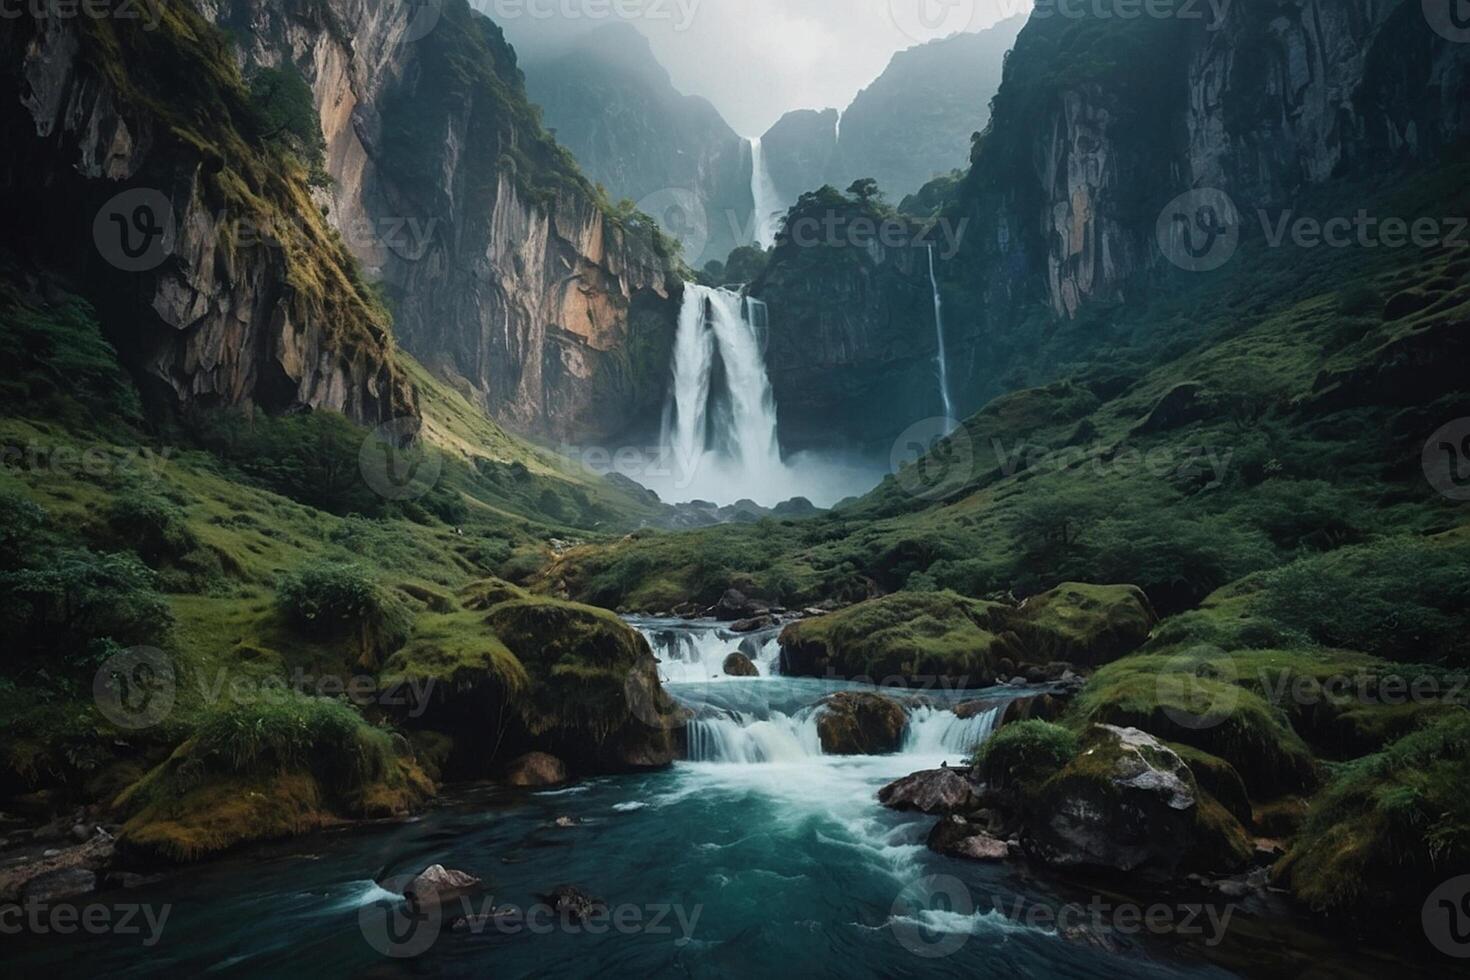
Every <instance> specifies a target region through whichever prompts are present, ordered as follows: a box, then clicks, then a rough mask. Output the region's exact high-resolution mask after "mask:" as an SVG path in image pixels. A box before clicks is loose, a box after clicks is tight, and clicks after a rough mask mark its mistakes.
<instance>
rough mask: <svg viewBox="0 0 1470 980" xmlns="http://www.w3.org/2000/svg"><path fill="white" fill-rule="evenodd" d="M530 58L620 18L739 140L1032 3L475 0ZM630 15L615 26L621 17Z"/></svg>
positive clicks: (839, 99) (837, 98)
mask: <svg viewBox="0 0 1470 980" xmlns="http://www.w3.org/2000/svg"><path fill="white" fill-rule="evenodd" d="M471 2H472V4H473V5H474V6H475V7H476V9H479V10H481V11H483V12H484V13H485V14H487V15H488V16H489V17H491V18H492V19H493V20H495V21H496V22H498V23H499V24H500V25H501V26H502V27H504V28H505V32H506V36H507V37H508V38H509V39H510V41H511V43H512V44H514V45H516V47H517V48H518V49H519V50H520V51H521V52H522V54H523V57H527V58H529V57H533V56H535V55H536V53H537V52H538V51H540V50H544V49H545V48H546V47H547V46H548V45H558V44H560V43H564V41H565V39H567V38H569V37H571V36H574V35H575V34H577V33H580V32H582V31H585V30H587V29H589V28H593V27H597V26H599V25H602V24H606V23H609V22H610V21H611V20H613V19H626V20H628V21H629V22H630V23H632V24H633V25H634V26H635V27H637V28H638V29H639V30H640V31H642V32H643V33H644V34H645V35H647V37H648V38H649V40H650V41H651V43H652V45H653V49H654V52H655V54H656V55H657V56H658V58H659V60H660V61H661V62H662V63H663V65H664V67H666V68H667V69H668V70H669V74H670V75H672V76H673V79H674V84H675V86H677V87H678V88H679V90H680V91H682V92H685V93H689V94H694V95H702V96H704V97H705V98H707V99H709V100H710V101H711V102H713V103H714V104H715V107H716V108H718V109H719V110H720V112H721V113H722V114H723V115H724V117H725V119H726V120H728V121H729V123H730V125H731V126H732V127H734V129H735V130H736V131H737V132H738V133H740V134H741V135H742V136H759V135H761V134H762V133H764V132H765V131H766V130H767V129H769V128H770V126H771V124H772V123H774V122H775V121H776V120H777V119H779V118H780V117H781V116H782V115H783V114H784V113H786V112H788V111H789V110H791V109H825V108H828V107H834V108H845V107H846V106H847V104H848V103H849V102H851V101H852V98H853V96H855V95H856V94H857V93H858V90H860V89H861V88H863V87H864V86H866V85H867V84H869V83H870V82H872V80H873V79H875V78H877V77H878V75H879V74H880V73H882V71H883V69H884V67H886V66H887V64H888V60H889V59H890V58H891V57H893V55H894V53H895V52H897V51H901V50H903V49H904V48H908V47H912V46H913V45H915V44H919V43H922V42H924V41H930V40H934V39H936V38H940V37H947V36H948V35H950V34H953V33H955V32H956V31H960V30H972V31H973V30H982V29H984V28H986V27H989V26H990V25H991V24H993V23H995V22H996V21H998V20H1003V19H1005V18H1006V17H1007V16H1010V15H1011V14H1015V13H1021V12H1024V11H1025V10H1029V9H1030V6H1031V4H1030V0H471ZM618 11H621V12H622V13H623V14H625V15H626V14H629V13H633V14H636V16H632V17H627V16H623V17H619V16H618V14H617V13H615V12H618Z"/></svg>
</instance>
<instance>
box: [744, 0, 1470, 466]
mask: <svg viewBox="0 0 1470 980" xmlns="http://www.w3.org/2000/svg"><path fill="white" fill-rule="evenodd" d="M1290 9H1291V11H1293V13H1292V14H1291V15H1290V16H1287V15H1281V16H1274V15H1268V14H1267V13H1265V12H1261V11H1256V10H1255V9H1254V8H1247V7H1239V8H1236V9H1233V10H1231V11H1230V12H1229V13H1228V15H1227V17H1226V20H1225V22H1224V23H1223V25H1222V26H1221V27H1220V29H1218V30H1209V29H1206V27H1205V26H1204V25H1201V24H1190V23H1183V22H1178V21H1166V22H1155V21H1150V22H1148V23H1140V24H1135V25H1133V26H1131V27H1125V26H1124V25H1122V24H1120V23H1116V22H1112V23H1110V22H1107V21H1105V20H1098V19H1092V18H1085V19H1081V20H1061V19H1057V18H1034V19H1033V20H1032V21H1031V22H1029V23H1028V25H1027V26H1026V28H1025V30H1023V31H1022V32H1021V34H1020V36H1019V38H1018V40H1017V42H1016V46H1015V50H1014V51H1013V52H1012V54H1011V55H1010V57H1009V58H1008V59H1007V61H1006V70H1005V81H1004V83H1003V84H1002V86H1001V88H1000V91H999V94H998V95H997V96H996V99H995V102H994V118H993V120H992V122H991V124H990V126H989V127H988V128H987V129H986V131H985V133H984V135H983V137H982V138H980V139H979V140H978V141H977V142H976V144H975V146H974V149H973V152H972V155H971V161H972V162H971V165H970V168H969V170H968V172H967V173H966V174H965V175H964V176H963V177H962V178H960V179H956V178H954V177H952V176H951V177H944V178H940V179H939V180H937V181H936V182H935V183H933V184H932V185H931V186H929V187H928V188H926V189H925V191H924V193H923V194H922V195H916V196H915V197H914V198H913V199H912V200H911V201H910V202H908V209H909V210H910V211H915V210H917V211H922V212H924V214H925V218H924V220H925V221H926V222H927V230H926V231H923V232H922V233H921V234H914V235H910V236H909V237H907V238H906V239H905V241H907V242H908V243H909V245H910V247H905V248H898V249H891V248H880V247H876V246H875V247H871V248H868V249H866V250H865V249H857V248H851V247H848V246H846V245H844V244H843V243H841V242H838V243H835V244H833V245H828V246H824V247H821V248H815V249H808V248H799V247H796V246H795V245H794V244H793V243H784V244H780V245H778V247H777V249H776V252H775V254H774V256H773V258H772V261H771V263H770V266H769V267H768V269H767V271H766V274H765V277H764V280H763V281H762V282H761V283H758V284H757V286H756V292H757V294H758V295H759V296H760V297H761V298H762V299H764V300H765V301H766V302H767V303H768V304H769V307H770V310H771V323H772V337H771V355H770V358H771V363H772V364H773V365H775V368H774V369H773V384H774V385H775V386H776V396H777V401H778V404H781V405H782V407H783V411H782V426H783V430H789V431H783V438H786V437H787V436H788V435H789V437H790V438H791V439H792V440H793V441H794V442H795V443H797V444H803V443H805V442H806V440H807V439H808V437H809V434H810V433H812V432H816V431H821V430H823V429H827V430H831V429H832V427H834V426H835V427H836V429H835V431H838V432H841V433H843V434H844V435H845V436H846V437H847V438H848V439H849V440H867V441H868V442H869V443H870V444H871V445H873V446H875V447H877V446H883V445H885V444H886V442H887V440H891V438H892V437H893V436H895V435H896V434H897V433H898V432H899V431H901V430H902V429H903V428H904V427H905V426H906V425H907V424H908V423H909V422H911V421H913V420H915V419H919V418H923V417H926V416H932V415H936V414H939V406H940V405H941V403H942V399H941V397H940V395H939V393H938V381H937V368H935V367H934V365H936V364H937V358H938V345H937V339H936V338H937V335H936V329H935V313H934V307H933V305H932V303H930V302H926V300H925V297H928V296H929V295H930V281H929V268H928V262H927V258H928V256H927V254H926V246H927V244H929V243H931V242H932V243H935V244H936V271H937V275H938V279H939V282H940V293H941V296H942V307H943V311H944V317H945V340H946V348H947V351H946V353H947V355H948V357H947V360H948V368H949V372H948V373H949V377H950V384H951V387H952V390H953V393H954V401H955V403H956V405H957V406H958V412H959V414H961V415H963V414H966V413H968V412H972V411H974V410H975V409H976V408H978V407H980V406H981V405H983V404H985V403H986V402H987V401H989V400H990V399H992V398H994V397H995V396H997V395H999V394H1002V393H1003V392H1005V391H1007V390H1014V389H1015V388H1018V387H1024V386H1026V385H1028V384H1040V383H1044V382H1046V381H1048V380H1050V379H1053V378H1055V377H1058V376H1059V375H1061V374H1063V373H1065V372H1066V371H1068V370H1073V369H1076V368H1077V367H1078V366H1080V365H1081V364H1083V363H1085V362H1086V361H1087V359H1088V358H1089V357H1090V356H1091V354H1092V353H1093V352H1094V351H1096V350H1098V349H1099V348H1100V347H1102V346H1105V345H1106V346H1111V347H1116V346H1118V345H1123V346H1127V345H1130V344H1133V345H1138V346H1139V347H1141V348H1142V347H1147V346H1148V345H1151V344H1163V343H1170V342H1182V341H1181V340H1179V339H1178V337H1176V336H1173V335H1171V334H1169V332H1168V331H1169V330H1171V329H1173V328H1172V327H1168V326H1165V325H1163V324H1159V323H1155V322H1153V321H1151V320H1150V319H1149V318H1148V317H1147V316H1144V315H1140V314H1139V313H1138V312H1136V311H1137V310H1139V309H1144V308H1146V307H1147V304H1148V303H1149V302H1150V301H1151V297H1154V296H1157V295H1160V294H1161V293H1162V294H1167V293H1168V292H1169V291H1170V290H1171V289H1174V288H1178V285H1179V282H1180V280H1181V279H1182V280H1184V281H1186V282H1187V281H1188V280H1189V279H1190V277H1191V275H1192V274H1191V273H1187V272H1182V271H1181V270H1180V269H1178V268H1176V265H1175V263H1174V262H1172V261H1171V260H1170V254H1172V255H1173V257H1174V258H1178V256H1179V252H1178V250H1177V248H1176V247H1175V245H1176V243H1175V241H1174V239H1171V238H1161V237H1160V235H1159V233H1158V227H1157V226H1158V222H1159V218H1160V215H1161V214H1162V213H1163V212H1164V211H1165V209H1166V206H1168V205H1171V202H1174V201H1175V199H1176V198H1179V197H1180V195H1184V194H1187V193H1190V192H1192V191H1198V192H1200V193H1202V194H1206V195H1208V194H1210V193H1212V189H1213V190H1218V191H1220V192H1223V194H1224V195H1225V198H1226V199H1227V200H1228V201H1230V202H1233V203H1232V204H1229V205H1221V207H1220V210H1222V211H1224V210H1227V209H1228V210H1233V211H1235V212H1236V214H1237V215H1238V216H1239V215H1248V216H1249V218H1250V220H1241V221H1238V222H1237V223H1236V227H1237V229H1238V234H1239V237H1240V238H1241V239H1242V240H1246V241H1252V240H1253V241H1257V242H1259V241H1260V240H1261V239H1262V237H1263V228H1262V222H1261V221H1260V220H1258V219H1259V217H1260V215H1261V213H1263V212H1264V213H1266V214H1267V215H1268V216H1269V217H1270V219H1271V220H1275V219H1278V218H1279V216H1280V215H1281V214H1282V213H1283V212H1285V211H1287V210H1292V209H1294V213H1296V214H1300V213H1301V212H1302V209H1303V208H1305V207H1311V208H1315V209H1326V210H1327V211H1328V212H1329V214H1337V213H1339V212H1346V213H1347V214H1352V213H1354V212H1355V211H1357V210H1358V206H1357V202H1358V200H1360V199H1361V198H1362V197H1363V195H1364V194H1365V193H1366V191H1364V190H1362V189H1359V188H1358V186H1357V185H1356V184H1354V183H1352V181H1353V179H1354V175H1366V174H1369V173H1373V172H1377V171H1379V170H1381V169H1382V168H1384V167H1393V168H1398V169H1401V170H1403V171H1405V172H1413V171H1414V170H1415V169H1416V168H1423V167H1425V166H1432V165H1436V164H1437V163H1439V162H1441V161H1443V160H1444V159H1445V158H1446V157H1447V155H1448V153H1449V152H1450V150H1449V148H1450V147H1452V146H1454V145H1457V141H1460V140H1463V138H1464V134H1465V132H1466V126H1467V111H1466V109H1465V100H1464V98H1463V96H1464V94H1465V92H1466V85H1467V81H1466V79H1467V67H1466V61H1467V57H1466V56H1467V52H1466V51H1465V49H1464V47H1463V46H1459V45H1454V44H1448V43H1445V42H1444V40H1443V39H1442V38H1441V37H1440V36H1438V35H1436V34H1435V33H1434V32H1433V31H1431V30H1429V29H1428V28H1427V25H1426V24H1425V23H1424V22H1423V20H1422V18H1420V17H1419V16H1418V15H1417V13H1416V12H1414V11H1410V10H1409V9H1408V6H1403V5H1400V6H1394V7H1383V6H1379V5H1375V4H1366V3H1365V4H1340V3H1319V2H1304V3H1301V4H1297V5H1292V6H1291V8H1290ZM1084 51H1085V52H1090V53H1089V54H1088V55H1087V56H1086V57H1082V56H1080V55H1079V54H1078V52H1084ZM1258 51H1264V52H1266V54H1260V53H1257V52H1258ZM1404 52H1408V54H1409V55H1410V56H1411V58H1410V60H1408V61H1406V60H1404ZM1313 65H1314V66H1317V67H1315V68H1306V67H1303V66H1313ZM846 130H847V127H846V125H844V132H846ZM1183 200H1184V202H1185V203H1188V201H1189V199H1183ZM921 202H923V203H922V204H921ZM1212 203H1213V199H1212V198H1210V197H1204V198H1201V199H1200V208H1196V209H1195V211H1196V212H1197V213H1195V215H1194V216H1195V217H1196V218H1200V217H1201V216H1202V215H1203V214H1204V211H1203V210H1201V209H1202V208H1203V207H1206V206H1209V205H1211V204H1212ZM830 206H831V207H832V208H835V209H836V210H837V211H838V213H839V214H844V215H848V216H850V213H851V212H852V211H853V209H856V208H859V205H858V202H856V201H853V200H851V199H849V200H847V201H846V202H835V203H832V204H831V205H830ZM914 217H915V216H914V215H911V214H910V215H900V216H898V217H897V218H896V219H895V220H900V221H902V222H905V223H906V222H909V221H911V220H913V219H914ZM1267 223H1268V224H1269V222H1267ZM1195 231H1196V233H1197V234H1198V233H1199V229H1198V228H1196V229H1195ZM1199 239H1200V240H1201V241H1204V236H1203V234H1199ZM947 242H953V243H954V247H953V249H950V248H948V247H946V244H945V243H947ZM1165 248H1168V249H1170V254H1166V252H1165ZM824 253H825V254H824ZM1185 264H1188V263H1187V261H1186V263H1185ZM814 346H815V348H816V349H817V350H818V351H820V352H822V354H821V355H820V356H819V358H818V361H819V365H813V366H811V367H810V368H808V367H806V366H805V362H804V361H803V359H801V358H800V357H798V356H797V352H798V351H804V350H807V349H811V348H812V347H814ZM926 366H928V370H927V373H926ZM895 374H896V376H898V377H902V378H907V379H909V381H907V382H906V383H903V384H899V385H896V386H895V387H894V388H892V389H890V390H886V393H885V395H884V397H885V398H886V399H887V400H888V401H889V403H891V405H892V411H891V412H889V413H888V414H887V416H886V418H887V421H886V422H885V421H884V420H883V418H882V417H880V416H879V414H878V413H874V412H873V410H872V407H871V406H872V404H873V400H874V398H876V397H877V396H878V392H879V391H883V390H885V389H883V387H882V386H883V384H884V381H883V379H885V378H886V377H889V376H890V375H895ZM921 379H922V382H921ZM817 389H821V390H824V391H828V392H846V393H847V394H846V395H845V396H843V397H841V398H839V399H837V400H835V401H834V400H831V399H825V398H824V399H822V400H821V404H820V406H819V407H818V406H815V405H813V399H812V398H811V397H810V393H811V392H812V391H814V390H817ZM787 405H791V406H793V408H792V409H790V410H787V409H786V406H787ZM798 406H801V407H798ZM849 418H851V419H854V420H856V421H855V423H854V424H851V425H849V424H847V423H846V422H845V420H846V419H849Z"/></svg>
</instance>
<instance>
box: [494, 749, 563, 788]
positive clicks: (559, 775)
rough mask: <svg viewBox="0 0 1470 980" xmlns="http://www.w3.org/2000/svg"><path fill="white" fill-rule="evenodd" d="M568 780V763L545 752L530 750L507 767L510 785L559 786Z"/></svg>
mask: <svg viewBox="0 0 1470 980" xmlns="http://www.w3.org/2000/svg"><path fill="white" fill-rule="evenodd" d="M566 781H567V767H566V765H565V764H564V763H563V762H562V761H561V760H560V759H558V758H557V757H556V756H554V755H548V754H547V753H545V752H528V753H526V754H525V755H523V756H521V757H520V758H519V759H516V760H515V761H514V762H512V763H511V764H510V765H508V766H506V767H505V783H506V785H508V786H526V787H535V786H558V785H560V784H562V783H564V782H566Z"/></svg>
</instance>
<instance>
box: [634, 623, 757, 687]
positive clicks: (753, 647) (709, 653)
mask: <svg viewBox="0 0 1470 980" xmlns="http://www.w3.org/2000/svg"><path fill="white" fill-rule="evenodd" d="M630 623H631V625H632V626H633V628H634V629H636V630H637V631H638V632H639V633H641V634H643V638H644V639H645V640H647V641H648V646H649V648H650V649H652V650H653V654H654V656H655V657H657V658H658V659H659V665H658V674H659V680H661V681H663V682H664V683H665V684H692V683H704V682H709V681H725V680H734V679H735V678H730V677H727V676H726V675H725V658H726V657H728V656H730V654H732V653H743V654H745V656H746V657H747V658H749V660H750V662H751V663H753V664H754V665H755V668H756V670H758V671H760V676H761V677H762V678H766V677H773V676H775V675H776V674H777V663H778V662H779V660H780V656H781V645H780V644H779V643H778V642H777V639H776V637H777V632H776V631H774V630H770V631H764V632H760V633H745V634H741V633H733V632H731V631H730V630H727V629H725V628H724V627H721V626H704V625H696V624H688V623H671V622H668V621H659V620H637V619H633V620H630ZM745 679H746V680H750V679H751V678H745Z"/></svg>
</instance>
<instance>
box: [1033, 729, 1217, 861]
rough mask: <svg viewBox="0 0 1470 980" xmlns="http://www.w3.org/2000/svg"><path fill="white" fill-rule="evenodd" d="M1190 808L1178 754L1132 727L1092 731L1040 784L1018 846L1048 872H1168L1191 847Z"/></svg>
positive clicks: (1191, 789) (1189, 781)
mask: <svg viewBox="0 0 1470 980" xmlns="http://www.w3.org/2000/svg"><path fill="white" fill-rule="evenodd" d="M1197 805H1198V790H1197V788H1196V786H1195V782H1194V776H1193V774H1192V773H1191V772H1190V771H1189V767H1188V766H1187V765H1185V763H1184V760H1183V759H1181V758H1180V757H1179V755H1178V753H1176V752H1174V751H1173V750H1172V749H1170V748H1169V747H1168V746H1166V745H1164V743H1162V742H1160V741H1159V740H1158V739H1156V738H1154V737H1153V736H1152V735H1149V734H1147V733H1145V732H1142V731H1139V730H1138V729H1136V728H1115V727H1113V726H1111V725H1098V726H1094V727H1093V728H1092V729H1090V730H1089V731H1088V733H1087V735H1086V736H1085V737H1084V740H1083V745H1082V750H1081V752H1079V754H1078V755H1077V757H1076V758H1075V759H1074V760H1072V762H1070V763H1069V764H1068V765H1067V766H1066V767H1065V768H1064V769H1063V770H1062V771H1061V772H1060V773H1058V774H1057V775H1056V776H1054V777H1052V778H1051V779H1049V780H1048V781H1047V782H1046V783H1045V784H1044V785H1043V786H1042V787H1041V789H1040V797H1039V799H1038V801H1037V805H1036V806H1035V807H1034V810H1033V812H1034V813H1035V814H1037V819H1035V820H1033V821H1032V823H1031V824H1030V826H1028V828H1027V834H1026V838H1025V843H1026V849H1027V852H1028V853H1029V854H1031V855H1032V856H1033V857H1035V858H1038V859H1039V860H1041V861H1042V862H1043V863H1046V864H1049V865H1052V866H1056V867H1074V866H1086V867H1098V868H1111V869H1115V870H1118V871H1132V870H1134V869H1136V868H1143V867H1149V868H1157V869H1163V870H1166V871H1172V870H1173V869H1174V867H1175V866H1176V865H1177V863H1178V862H1179V860H1180V857H1181V856H1182V855H1183V854H1184V853H1185V852H1186V851H1188V850H1190V849H1191V847H1192V846H1193V844H1194V839H1195V836H1196V822H1197V816H1196V812H1195V810H1196V807H1197Z"/></svg>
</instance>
